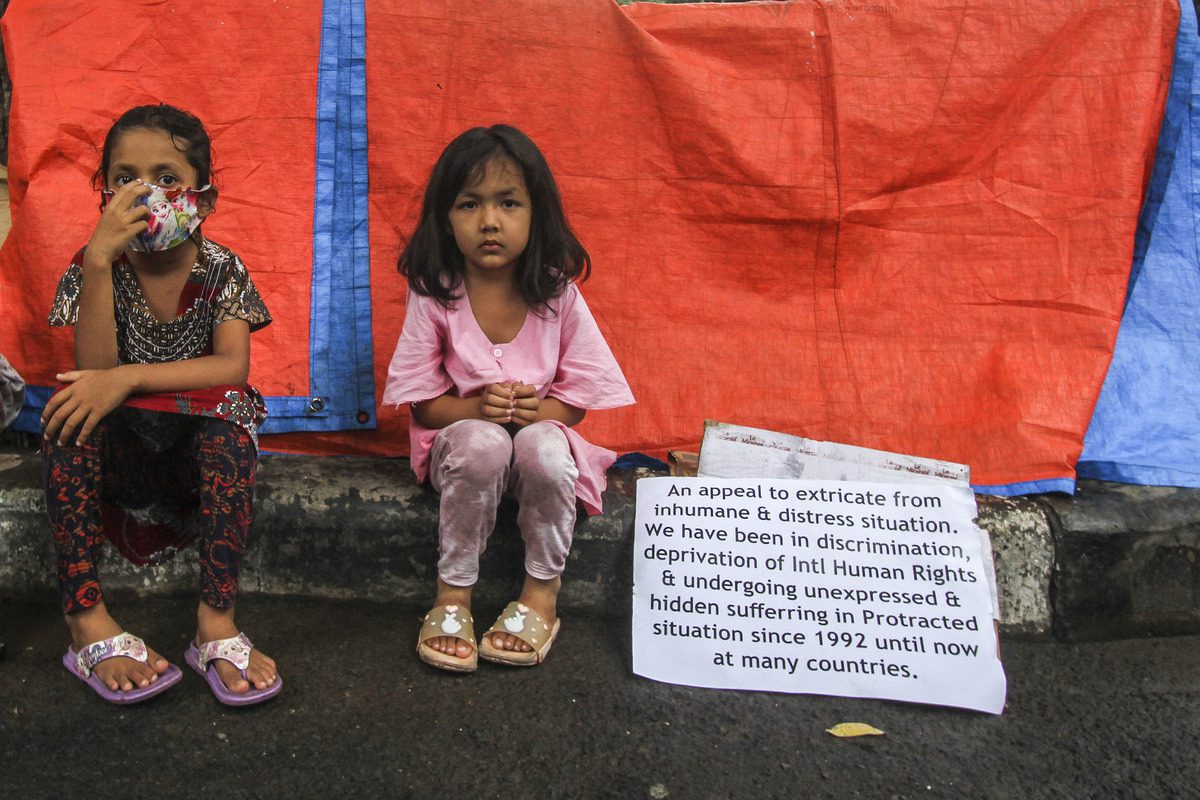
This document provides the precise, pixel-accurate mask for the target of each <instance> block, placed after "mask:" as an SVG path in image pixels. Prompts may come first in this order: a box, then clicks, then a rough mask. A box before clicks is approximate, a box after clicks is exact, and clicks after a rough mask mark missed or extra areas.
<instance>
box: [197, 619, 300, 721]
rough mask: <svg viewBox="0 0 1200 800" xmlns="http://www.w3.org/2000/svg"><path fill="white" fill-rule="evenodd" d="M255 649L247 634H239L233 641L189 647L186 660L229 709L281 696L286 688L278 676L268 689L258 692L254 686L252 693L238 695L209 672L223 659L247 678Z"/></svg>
mask: <svg viewBox="0 0 1200 800" xmlns="http://www.w3.org/2000/svg"><path fill="white" fill-rule="evenodd" d="M253 649H254V645H253V644H251V643H250V639H249V638H248V637H247V636H246V634H244V633H239V634H238V635H237V636H234V637H233V638H232V639H214V640H213V641H211V642H205V643H204V644H202V645H200V646H199V647H196V644H195V643H194V642H193V643H192V644H190V645H188V649H187V652H185V653H184V654H183V660H184V661H186V662H187V663H188V666H190V667H191V668H192V669H194V670H196V672H198V673H200V674H201V675H203V676H204V680H206V681H208V688H209V689H211V690H212V693H213V695H215V696H216V698H217V699H218V700H220V701H221V702H222V703H224V704H225V705H227V706H252V705H254V704H255V703H261V702H262V701H264V700H268V699H270V698H272V697H274V696H275V695H277V694H279V692H280V690H281V689H283V678H280V677H279V676H278V675H277V676H275V682H274V683H272V684H271V685H270V686H268V687H267V688H265V689H255V688H253V684H251V687H252V688H251V689H250V691H248V692H243V693H242V694H238V693H237V692H232V691H230V690H229V687H228V686H226V685H225V682H224V681H222V680H221V676H220V675H218V674H217V671H216V670H215V669H209V668H208V665H209V663H210V662H212V661H215V660H216V659H218V658H219V659H223V660H225V661H228V662H229V663H230V664H233V665H234V666H235V667H237V668H238V671H240V672H241V673H242V677H243V678H245V677H246V667H247V666H249V664H250V651H251V650H253ZM247 680H249V679H247Z"/></svg>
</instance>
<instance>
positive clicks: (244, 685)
mask: <svg viewBox="0 0 1200 800" xmlns="http://www.w3.org/2000/svg"><path fill="white" fill-rule="evenodd" d="M238 632H239V631H238V627H237V624H236V623H234V621H233V607H232V606H231V607H229V608H214V607H213V606H210V605H209V604H208V603H205V602H204V601H203V600H201V601H200V606H199V608H197V609H196V646H197V647H198V646H200V645H202V644H204V643H205V642H211V641H215V640H217V639H232V638H233V637H235V636H237V635H238ZM208 668H209V669H215V670H216V671H217V674H218V675H219V676H221V681H222V682H223V683H224V684H225V685H226V686H227V687H228V688H229V691H231V692H234V693H236V694H245V693H246V692H248V691H250V688H251V686H252V685H253V687H254V688H255V689H266V688H267V687H268V686H270V685H271V684H273V683H275V681H276V680H277V679H278V678H279V671H278V670H277V669H276V667H275V660H274V659H272V658H269V657H268V656H266V655H264V654H263V653H262V652H261V651H260V650H259V649H258V648H257V647H255V648H254V649H253V650H251V651H250V663H249V664H248V665H247V666H246V678H248V679H249V680H246V679H244V678H242V673H241V672H239V671H238V668H237V667H235V666H234V665H233V664H231V663H229V662H228V661H226V660H225V659H223V658H218V659H214V660H213V661H210V662H209V663H208Z"/></svg>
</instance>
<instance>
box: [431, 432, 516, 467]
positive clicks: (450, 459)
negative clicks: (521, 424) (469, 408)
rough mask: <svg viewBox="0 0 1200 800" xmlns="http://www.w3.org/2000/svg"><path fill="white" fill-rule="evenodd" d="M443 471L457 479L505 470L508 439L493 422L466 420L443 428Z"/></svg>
mask: <svg viewBox="0 0 1200 800" xmlns="http://www.w3.org/2000/svg"><path fill="white" fill-rule="evenodd" d="M439 438H442V439H444V441H443V442H441V444H442V446H443V447H444V451H443V454H442V457H441V461H442V463H443V465H444V467H445V468H446V469H447V470H449V471H452V472H455V473H457V474H460V475H466V476H471V477H478V478H483V477H490V476H494V475H496V474H498V473H500V472H502V471H504V470H507V469H508V465H509V463H510V462H511V461H512V448H513V445H512V438H511V437H509V435H508V431H506V430H504V429H503V428H501V427H500V426H499V425H497V424H495V423H494V422H484V421H483V420H477V419H466V420H462V421H460V422H456V423H454V424H453V425H448V426H447V427H445V428H443V429H442V431H441V433H440V434H439Z"/></svg>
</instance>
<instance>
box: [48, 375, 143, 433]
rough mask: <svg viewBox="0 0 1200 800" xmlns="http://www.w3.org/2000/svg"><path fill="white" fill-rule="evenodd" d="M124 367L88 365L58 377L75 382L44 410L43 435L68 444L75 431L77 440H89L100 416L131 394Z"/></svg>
mask: <svg viewBox="0 0 1200 800" xmlns="http://www.w3.org/2000/svg"><path fill="white" fill-rule="evenodd" d="M119 370H120V368H119V367H116V368H113V369H84V370H72V371H71V372H64V373H61V374H59V375H56V376H55V377H56V378H57V379H58V380H60V381H65V382H66V383H69V384H71V385H70V386H68V387H66V388H65V389H62V390H60V391H59V392H58V393H57V394H55V395H54V396H53V397H51V398H50V401H49V402H47V403H46V407H45V409H43V410H42V428H43V433H42V436H43V437H44V438H45V439H47V440H50V439H54V440H55V441H57V442H58V443H59V444H60V445H61V444H66V443H67V442H68V441H69V440H70V439H71V437H72V436H73V435H75V432H76V431H78V432H79V433H78V436H76V437H75V444H77V445H79V444H83V443H84V442H85V441H87V438H88V436H89V435H91V432H92V430H93V429H94V428H95V427H96V425H98V424H99V423H100V420H102V419H104V418H105V417H106V416H108V414H109V412H111V411H112V410H113V409H114V408H116V407H117V406H119V405H121V403H122V402H124V400H125V398H126V397H128V396H129V393H130V386H129V383H128V382H127V381H126V380H125V379H124V378H123V377H122V373H120V371H119Z"/></svg>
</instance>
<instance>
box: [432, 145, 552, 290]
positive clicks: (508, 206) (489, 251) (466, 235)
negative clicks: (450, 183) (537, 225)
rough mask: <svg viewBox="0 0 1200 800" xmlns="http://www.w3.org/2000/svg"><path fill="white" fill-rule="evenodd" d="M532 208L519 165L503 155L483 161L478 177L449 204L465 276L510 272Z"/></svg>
mask: <svg viewBox="0 0 1200 800" xmlns="http://www.w3.org/2000/svg"><path fill="white" fill-rule="evenodd" d="M532 212H533V209H532V206H531V205H530V202H529V191H528V189H526V187H525V178H524V176H523V175H522V174H521V168H520V167H518V166H517V165H516V164H515V163H513V161H512V159H509V158H495V159H492V160H491V161H489V162H488V163H487V167H486V169H485V170H484V172H483V175H482V176H481V177H480V179H479V180H478V181H476V182H475V183H472V184H469V185H467V186H464V187H463V189H462V191H461V192H459V193H458V196H457V197H455V198H454V204H453V205H452V206H451V207H450V227H451V229H453V231H454V241H455V243H456V244H457V245H458V249H459V250H460V251H461V252H462V254H463V258H465V259H466V264H467V275H468V276H470V275H471V274H472V273H476V272H488V273H493V274H494V272H495V271H497V270H500V271H508V272H513V271H514V270H515V268H516V264H517V261H518V260H519V259H520V257H521V254H522V253H524V252H525V247H526V245H528V244H529V225H530V221H531V219H532Z"/></svg>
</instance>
